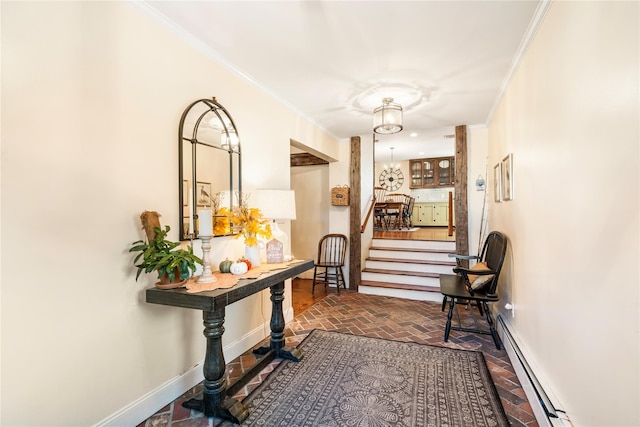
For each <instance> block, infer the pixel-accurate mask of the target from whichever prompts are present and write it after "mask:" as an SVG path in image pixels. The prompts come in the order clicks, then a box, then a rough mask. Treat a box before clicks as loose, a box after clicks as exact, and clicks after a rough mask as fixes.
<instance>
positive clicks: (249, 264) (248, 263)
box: [238, 257, 251, 271]
mask: <svg viewBox="0 0 640 427" xmlns="http://www.w3.org/2000/svg"><path fill="white" fill-rule="evenodd" d="M238 262H244V263H245V264H247V271H249V270H251V261H249V260H248V259H246V258H245V257H242V258H240V259H239V260H238Z"/></svg>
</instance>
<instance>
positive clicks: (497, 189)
mask: <svg viewBox="0 0 640 427" xmlns="http://www.w3.org/2000/svg"><path fill="white" fill-rule="evenodd" d="M501 180H502V171H501V167H500V163H498V164H496V165H495V166H494V167H493V200H494V201H495V202H496V203H500V202H501V201H502V185H501Z"/></svg>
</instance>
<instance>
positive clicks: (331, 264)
mask: <svg viewBox="0 0 640 427" xmlns="http://www.w3.org/2000/svg"><path fill="white" fill-rule="evenodd" d="M347 240H348V239H347V236H345V235H344V234H327V235H326V236H323V237H322V239H320V242H319V243H318V257H317V258H316V262H315V263H314V265H313V285H312V287H311V294H312V295H313V293H314V292H315V289H316V283H324V287H325V289H326V288H327V285H329V283H335V285H336V288H337V290H338V293H340V283H342V286H343V287H344V288H345V289H347V284H346V281H345V280H344V272H343V271H342V267H344V260H345V257H346V255H347Z"/></svg>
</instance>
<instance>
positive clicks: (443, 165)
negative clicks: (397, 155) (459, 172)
mask: <svg viewBox="0 0 640 427" xmlns="http://www.w3.org/2000/svg"><path fill="white" fill-rule="evenodd" d="M454 165H455V157H436V158H431V159H414V160H409V169H410V170H411V187H410V188H438V187H451V186H453V185H454V183H455V176H454V175H455V172H454V171H455V168H454Z"/></svg>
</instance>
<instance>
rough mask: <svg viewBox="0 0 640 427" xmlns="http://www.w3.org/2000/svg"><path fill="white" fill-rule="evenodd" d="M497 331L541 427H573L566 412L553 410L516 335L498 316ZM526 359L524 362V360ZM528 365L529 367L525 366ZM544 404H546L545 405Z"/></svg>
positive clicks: (502, 318)
mask: <svg viewBox="0 0 640 427" xmlns="http://www.w3.org/2000/svg"><path fill="white" fill-rule="evenodd" d="M496 330H497V331H498V335H499V336H500V339H501V340H502V344H503V345H504V349H505V350H506V352H507V355H508V356H509V360H510V361H511V365H512V366H513V369H514V370H515V371H516V375H517V376H518V380H520V384H521V385H522V388H523V389H524V392H525V394H526V396H527V399H528V400H529V403H530V404H531V408H532V409H533V414H534V415H535V417H536V421H537V422H538V424H539V425H540V427H571V426H572V424H571V421H570V420H569V418H568V417H567V416H566V414H565V413H564V411H560V410H557V409H555V408H553V406H554V405H553V403H551V401H550V400H549V397H548V395H547V392H546V391H545V390H544V389H543V387H542V386H541V385H540V383H539V382H538V381H537V379H536V375H535V374H534V373H533V371H532V369H531V367H530V366H529V363H528V362H527V361H526V359H527V357H526V355H525V354H524V353H523V351H522V348H521V346H520V345H519V344H518V342H517V338H516V335H515V334H514V332H513V331H512V330H511V327H510V324H509V323H508V322H507V321H505V319H504V317H502V316H501V315H498V316H497V317H496ZM522 359H524V360H522ZM525 365H527V366H525ZM543 402H545V403H544V404H543ZM545 405H547V406H548V407H549V409H550V411H551V412H555V414H554V415H555V416H557V418H556V417H554V416H549V412H548V411H547V409H546V408H545Z"/></svg>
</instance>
